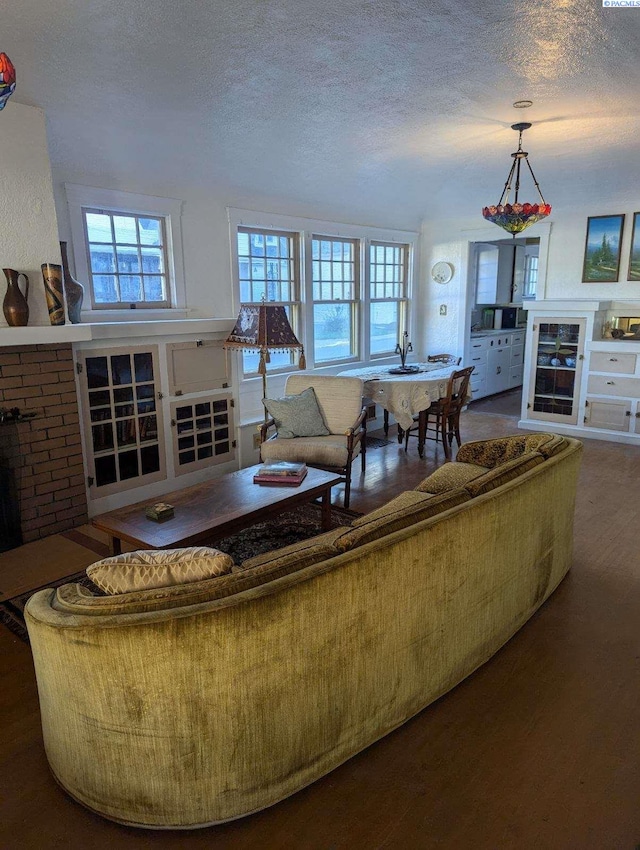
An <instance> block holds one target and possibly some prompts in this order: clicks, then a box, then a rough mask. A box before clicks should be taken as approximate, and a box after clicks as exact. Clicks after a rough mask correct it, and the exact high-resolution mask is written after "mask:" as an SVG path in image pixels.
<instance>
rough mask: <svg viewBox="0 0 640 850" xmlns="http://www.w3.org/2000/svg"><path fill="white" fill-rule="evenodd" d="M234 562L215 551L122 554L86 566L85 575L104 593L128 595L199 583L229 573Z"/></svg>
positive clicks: (192, 549)
mask: <svg viewBox="0 0 640 850" xmlns="http://www.w3.org/2000/svg"><path fill="white" fill-rule="evenodd" d="M232 566H233V560H232V559H231V558H230V557H229V555H226V554H225V553H224V552H220V551H219V550H218V549H210V548H209V547H208V546H192V547H188V548H185V549H161V550H157V551H148V552H147V551H139V552H125V553H124V554H123V555H116V556H114V557H112V558H105V559H104V560H102V561H98V562H97V563H95V564H91V566H89V567H87V570H86V572H87V576H88V577H89V578H90V579H91V581H92V582H93V583H94V584H96V585H97V586H98V587H99V588H100V589H101V590H104V592H105V593H109V594H117V593H130V592H131V591H135V590H149V589H152V588H157V587H171V586H172V585H177V584H188V583H190V582H196V581H202V580H203V579H209V578H215V577H216V576H221V575H225V574H226V573H229V572H231V568H232Z"/></svg>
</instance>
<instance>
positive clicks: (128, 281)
mask: <svg viewBox="0 0 640 850" xmlns="http://www.w3.org/2000/svg"><path fill="white" fill-rule="evenodd" d="M65 190H66V193H67V202H68V204H69V218H70V222H71V235H72V247H73V259H74V260H75V277H76V278H77V279H78V280H79V281H80V282H81V283H83V284H84V285H85V290H86V293H87V294H86V297H85V302H84V305H83V311H82V313H83V317H84V318H85V320H93V321H99V320H100V319H102V320H105V321H118V320H123V319H125V320H126V319H140V318H146V319H149V318H154V317H156V316H157V317H160V316H162V318H165V317H166V314H167V311H168V310H171V311H172V314H173V317H176V314H177V313H178V311H180V313H181V315H180V318H182V317H183V316H185V315H186V293H185V285H184V271H183V262H182V233H181V220H182V202H181V201H177V200H174V199H172V198H157V197H153V196H149V195H135V194H132V193H130V192H120V191H116V190H112V189H93V188H90V187H88V186H77V185H75V184H71V183H67V184H65ZM134 310H135V311H136V312H134ZM106 311H109V312H108V313H107V312H106ZM141 311H144V317H141V316H140V312H141ZM154 311H155V312H154ZM87 313H89V314H91V313H92V314H93V315H87Z"/></svg>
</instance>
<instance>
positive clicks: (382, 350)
mask: <svg viewBox="0 0 640 850" xmlns="http://www.w3.org/2000/svg"><path fill="white" fill-rule="evenodd" d="M228 215H229V224H230V234H231V254H232V266H231V267H232V269H233V272H234V278H235V281H234V282H235V301H236V305H237V307H236V310H234V313H235V314H236V315H237V312H238V310H239V308H240V306H242V305H245V304H247V305H248V304H256V303H260V301H261V300H262V298H263V297H264V298H265V300H266V301H269V302H274V303H277V304H284V306H285V309H286V310H287V314H288V316H289V319H290V321H291V325H292V327H293V329H294V332H295V334H296V336H297V337H298V339H299V340H300V342H301V343H303V344H304V346H305V356H306V361H307V368H308V369H314V368H322V367H335V368H336V370H337V368H339V367H341V366H342V364H345V365H344V366H342V368H348V367H349V365H350V364H353V363H354V362H356V361H362V362H367V361H368V360H369V359H370V358H376V357H379V358H383V357H392V356H394V352H395V347H396V345H397V343H398V341H399V340H400V337H401V335H402V332H403V331H404V330H405V329H406V330H408V331H410V328H409V318H410V309H409V303H410V296H411V282H412V277H413V274H414V271H415V269H414V266H415V263H416V261H417V259H416V258H417V253H418V252H417V251H416V248H417V243H418V234H417V233H412V232H410V231H399V230H383V229H381V228H377V227H368V226H365V225H356V224H342V223H336V222H327V221H316V220H314V219H305V218H294V217H292V216H285V215H278V214H276V213H261V212H256V211H252V210H234V209H229V210H228ZM258 362H259V357H258V355H257V354H255V355H243V366H244V370H243V371H244V375H245V376H254V375H256V374H257V369H258ZM297 362H298V359H297V355H296V354H293V355H291V354H289V353H279V352H271V362H270V363H269V364H267V369H268V370H269V371H276V370H280V371H288V370H290V369H291V367H292V365H294V364H297Z"/></svg>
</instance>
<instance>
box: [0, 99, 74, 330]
mask: <svg viewBox="0 0 640 850" xmlns="http://www.w3.org/2000/svg"><path fill="white" fill-rule="evenodd" d="M0 151H2V155H1V156H0V234H1V236H0V265H1V266H2V268H10V269H16V270H17V271H20V272H25V274H27V275H28V277H29V282H30V292H29V325H49V313H48V310H47V302H46V298H45V294H44V284H43V282H42V272H41V269H40V266H41V264H42V263H59V262H60V244H59V240H58V223H57V220H56V210H55V206H54V202H53V188H52V181H51V166H50V164H49V153H48V150H47V139H46V133H45V118H44V113H43V111H42V110H41V109H37V108H35V107H33V106H24V105H23V104H20V103H13V102H11V103H8V104H7V106H6V107H5V109H4V110H3V111H2V112H1V113H0ZM21 286H22V283H21ZM4 293H5V279H4V276H3V277H2V281H1V283H0V299H3V298H4ZM6 325H7V323H6V322H5V319H4V315H3V314H2V313H0V327H6Z"/></svg>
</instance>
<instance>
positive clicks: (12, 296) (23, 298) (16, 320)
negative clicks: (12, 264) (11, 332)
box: [2, 269, 29, 328]
mask: <svg viewBox="0 0 640 850" xmlns="http://www.w3.org/2000/svg"><path fill="white" fill-rule="evenodd" d="M2 271H3V272H4V276H5V277H6V279H7V292H6V294H5V296H4V301H3V302H2V312H3V313H4V317H5V319H6V320H7V324H8V325H9V327H11V328H24V327H25V326H26V325H27V323H28V321H29V305H28V303H27V301H28V299H29V278H28V277H27V276H26V274H25V273H24V272H17V271H16V270H15V269H2ZM21 277H23V278H24V280H25V283H24V295H23V294H22V290H21V289H20V285H19V283H18V281H19V279H20V278H21Z"/></svg>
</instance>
